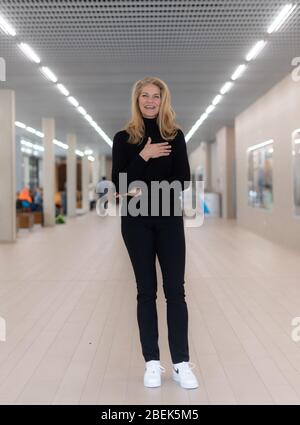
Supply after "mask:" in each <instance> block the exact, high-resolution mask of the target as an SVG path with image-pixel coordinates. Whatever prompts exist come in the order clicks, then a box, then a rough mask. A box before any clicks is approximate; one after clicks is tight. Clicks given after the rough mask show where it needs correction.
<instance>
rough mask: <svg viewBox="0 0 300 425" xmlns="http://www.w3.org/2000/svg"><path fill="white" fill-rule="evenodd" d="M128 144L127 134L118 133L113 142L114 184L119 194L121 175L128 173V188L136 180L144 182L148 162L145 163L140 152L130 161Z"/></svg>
mask: <svg viewBox="0 0 300 425" xmlns="http://www.w3.org/2000/svg"><path fill="white" fill-rule="evenodd" d="M128 148H130V146H128V144H127V143H126V133H124V131H121V132H118V133H117V134H116V135H115V137H114V140H113V148H112V182H113V183H114V185H115V187H116V191H117V193H119V174H120V173H127V187H128V186H129V183H131V182H133V181H135V180H142V179H143V176H144V173H145V170H146V168H147V166H148V162H147V161H145V160H144V159H143V158H142V157H141V155H139V152H137V153H136V155H135V156H134V158H133V159H131V160H129V159H128Z"/></svg>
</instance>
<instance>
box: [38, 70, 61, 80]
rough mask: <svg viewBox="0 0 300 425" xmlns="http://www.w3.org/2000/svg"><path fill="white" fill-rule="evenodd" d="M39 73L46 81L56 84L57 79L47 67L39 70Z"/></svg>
mask: <svg viewBox="0 0 300 425" xmlns="http://www.w3.org/2000/svg"><path fill="white" fill-rule="evenodd" d="M40 71H41V73H42V74H43V75H44V76H45V77H46V78H47V79H48V80H50V81H52V83H57V80H58V79H57V77H56V75H55V74H54V73H53V72H52V71H51V69H49V68H48V67H47V66H43V67H42V68H40Z"/></svg>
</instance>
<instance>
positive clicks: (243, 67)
mask: <svg viewBox="0 0 300 425" xmlns="http://www.w3.org/2000/svg"><path fill="white" fill-rule="evenodd" d="M246 68H247V65H245V64H243V65H239V66H238V67H237V69H236V70H235V71H234V73H233V74H232V76H231V79H232V80H233V81H235V80H237V79H238V78H239V77H240V76H241V75H242V74H243V73H244V72H245V70H246Z"/></svg>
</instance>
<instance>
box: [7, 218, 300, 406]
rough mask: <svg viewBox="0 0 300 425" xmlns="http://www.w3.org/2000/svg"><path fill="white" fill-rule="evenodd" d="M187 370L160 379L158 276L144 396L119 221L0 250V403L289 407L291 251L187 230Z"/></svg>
mask: <svg viewBox="0 0 300 425" xmlns="http://www.w3.org/2000/svg"><path fill="white" fill-rule="evenodd" d="M186 244H187V267H186V294H187V298H186V299H187V303H188V307H189V334H190V354H191V361H192V362H193V363H195V364H196V369H195V371H196V373H197V375H198V377H199V380H200V383H201V386H200V388H199V389H197V390H190V391H188V390H183V389H181V388H180V387H179V386H178V385H177V384H176V383H175V382H173V381H172V380H171V373H170V372H171V359H170V354H169V349H168V342H167V327H166V317H165V316H166V315H165V300H164V296H163V291H162V286H161V274H160V269H159V265H158V264H157V269H158V277H159V283H160V284H159V293H158V314H159V328H160V349H161V362H162V364H163V365H164V366H165V367H166V368H167V372H166V374H164V375H163V385H162V387H161V388H158V389H157V388H156V389H147V388H144V387H143V383H142V378H143V373H144V361H143V358H142V355H141V349H140V343H139V337H138V328H137V322H136V292H135V281H134V276H133V272H132V269H131V265H130V263H129V258H128V255H127V251H126V249H125V246H124V244H123V240H122V238H121V233H120V223H119V218H112V217H108V218H99V217H97V216H96V215H95V213H89V214H88V215H85V216H80V217H77V218H75V219H70V220H68V222H67V224H65V225H57V226H56V227H55V228H53V229H42V228H40V227H35V228H34V230H33V231H32V232H28V231H26V230H24V231H20V232H19V236H18V243H17V244H14V245H10V244H4V245H0V316H2V317H3V318H4V319H5V320H6V326H7V336H6V342H0V403H2V404H14V403H16V404H30V403H32V404H37V403H42V404H59V403H62V404H78V403H82V404H85V403H86V404H90V403H92V404H96V403H98V404H220V403H223V404H246V403H249V404H254V403H255V404H257V403H261V404H282V403H289V404H290V403H293V404H300V342H298V343H296V342H294V341H293V340H292V338H291V333H292V330H293V328H292V326H291V321H292V319H293V318H294V317H296V316H300V262H299V252H296V251H291V250H287V249H285V248H282V247H280V246H278V245H275V244H273V243H272V242H269V241H266V240H264V239H262V238H260V237H258V236H256V235H254V234H252V233H250V232H247V231H246V230H244V229H242V228H239V227H238V226H237V225H236V223H235V222H234V221H230V222H226V221H222V220H217V219H206V221H205V224H204V226H202V227H199V228H186Z"/></svg>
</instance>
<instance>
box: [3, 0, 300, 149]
mask: <svg viewBox="0 0 300 425" xmlns="http://www.w3.org/2000/svg"><path fill="white" fill-rule="evenodd" d="M284 4H285V1H284V0H269V1H262V0H247V1H245V0H205V1H200V0H198V1H192V0H191V1H189V0H187V1H182V0H181V1H180V0H163V1H162V0H160V1H158V0H152V1H150V0H145V1H138V0H136V1H132V0H128V1H120V0H116V1H113V0H106V1H105V0H102V1H101V0H100V1H99V0H77V1H76V0H64V1H61V0H59V1H58V0H57V1H55V0H23V1H21V0H2V1H1V0H0V13H2V14H3V15H4V16H5V17H6V18H7V19H8V20H9V21H10V22H11V24H12V25H14V27H15V29H16V30H17V34H18V36H19V38H20V39H22V40H23V41H26V42H27V43H29V44H30V45H31V46H32V47H33V48H34V49H35V50H36V52H37V53H38V54H39V55H40V56H41V58H42V61H43V64H46V65H48V66H50V67H51V69H53V71H54V72H55V73H56V74H57V75H58V77H59V80H60V81H61V82H62V83H63V84H65V85H66V86H67V87H68V88H69V90H70V91H71V93H72V94H73V95H74V96H75V97H76V98H78V100H79V101H80V103H81V104H82V106H83V107H85V108H86V109H87V110H88V111H89V113H90V114H91V115H92V116H93V118H94V119H95V120H96V121H97V122H98V124H99V125H100V126H101V127H102V128H103V129H104V131H105V132H106V133H107V134H108V135H109V136H110V137H112V136H113V134H114V133H115V132H116V131H118V130H119V129H120V128H121V127H122V126H123V125H124V123H125V121H126V120H127V119H128V117H129V114H130V91H131V87H132V85H133V83H134V82H135V81H136V80H137V79H140V78H142V77H143V76H145V75H157V76H159V77H161V78H163V79H164V80H165V81H166V82H167V84H168V85H169V87H170V89H171V92H172V99H173V104H174V108H175V110H176V112H177V117H178V121H179V123H180V124H181V125H182V127H183V130H184V131H185V132H187V131H188V130H189V129H190V127H191V126H192V125H193V124H194V122H195V121H196V120H197V118H198V117H199V116H200V115H201V113H203V112H204V108H206V107H207V106H208V105H209V104H210V102H211V100H212V98H213V97H214V96H215V95H216V94H217V93H218V91H219V89H220V87H221V86H222V85H223V83H224V82H226V81H227V80H228V78H229V77H230V76H231V74H232V72H233V71H234V69H235V68H236V66H237V65H238V64H239V63H241V62H243V59H244V57H245V54H246V53H247V52H248V51H249V49H250V48H251V47H252V46H253V44H254V43H255V42H256V41H257V40H259V39H261V38H263V37H265V36H266V34H267V29H268V26H269V25H270V23H271V22H272V21H273V19H274V18H275V16H276V15H277V14H278V12H279V11H280V9H281V7H282V6H283V5H284ZM298 10H299V8H298V9H296V12H295V13H294V14H293V16H292V17H291V18H290V19H289V20H288V22H287V23H286V25H285V26H283V27H282V29H281V31H280V32H278V33H276V34H273V35H272V37H270V38H269V43H268V46H267V47H266V49H265V50H264V51H263V53H262V54H261V55H260V57H259V58H258V59H257V60H256V61H255V62H253V63H251V65H250V66H249V69H248V70H247V72H246V74H245V75H244V76H243V78H241V80H239V81H238V82H237V84H236V85H235V87H234V89H233V90H232V91H231V92H230V93H229V94H228V95H227V97H226V99H225V100H224V102H222V103H221V104H220V105H219V106H218V108H217V110H216V111H215V112H214V113H213V114H212V115H211V117H210V118H209V119H208V120H207V121H206V122H205V124H204V125H203V126H202V127H201V130H199V132H198V133H197V135H195V136H194V138H193V139H192V140H191V142H190V143H189V149H193V148H194V147H195V146H196V145H197V144H198V143H199V140H201V139H213V137H214V135H215V132H216V131H217V130H218V129H219V128H220V127H222V126H223V125H230V124H232V123H233V118H234V116H235V115H236V114H237V113H239V112H240V111H242V110H243V109H245V107H246V106H248V105H249V104H250V103H251V102H253V101H254V100H255V99H256V98H257V97H258V96H259V95H262V94H263V93H264V92H266V91H267V90H268V89H269V88H270V87H271V86H272V85H273V84H275V83H276V82H277V81H279V80H280V79H281V78H282V77H283V76H284V75H285V74H287V72H289V71H290V70H291V60H292V58H293V57H295V56H299V55H300V25H299V11H298ZM0 56H2V57H4V58H5V59H6V61H7V69H8V72H7V78H8V81H7V83H6V85H5V86H6V87H13V88H15V89H16V93H17V117H18V119H19V120H23V121H25V122H28V123H29V124H31V125H33V126H36V127H40V120H41V117H42V116H55V118H56V120H57V131H58V136H59V137H60V138H61V139H65V135H66V133H67V132H69V131H76V132H77V134H78V136H79V141H80V143H81V144H82V146H86V145H88V146H91V147H92V148H94V149H95V148H97V147H99V149H100V150H102V151H103V152H106V153H109V152H110V149H109V148H108V147H107V145H106V144H105V143H104V142H103V141H101V139H100V138H99V136H98V135H97V133H95V132H94V130H93V129H92V128H91V127H90V126H89V125H87V124H86V123H85V121H84V119H83V118H82V117H81V116H80V115H79V114H78V113H77V112H76V111H75V110H74V109H73V108H72V107H71V106H70V105H69V104H68V103H67V102H66V101H65V99H64V98H63V97H62V96H61V95H60V94H59V93H58V92H57V91H56V90H55V89H54V88H53V86H51V84H50V83H49V82H47V81H45V80H43V78H42V77H41V76H40V74H39V72H38V68H37V67H36V66H35V65H33V64H32V63H30V62H28V60H27V59H25V58H24V57H23V56H22V54H21V53H20V52H19V50H18V49H17V48H16V42H15V41H14V40H13V39H12V38H11V37H8V36H4V35H3V34H2V33H1V34H0Z"/></svg>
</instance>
